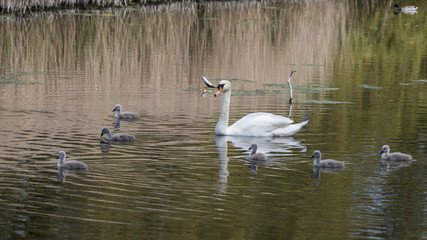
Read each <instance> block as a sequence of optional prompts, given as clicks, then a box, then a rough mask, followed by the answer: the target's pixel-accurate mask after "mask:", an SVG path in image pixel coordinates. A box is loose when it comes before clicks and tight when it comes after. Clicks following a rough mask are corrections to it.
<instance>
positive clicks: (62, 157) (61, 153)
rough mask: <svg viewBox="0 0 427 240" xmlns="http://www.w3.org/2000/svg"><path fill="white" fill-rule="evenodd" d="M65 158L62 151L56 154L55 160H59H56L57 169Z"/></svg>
mask: <svg viewBox="0 0 427 240" xmlns="http://www.w3.org/2000/svg"><path fill="white" fill-rule="evenodd" d="M65 157H66V154H65V152H64V151H59V152H58V156H57V157H56V159H59V160H58V167H59V166H61V165H62V164H63V163H64V161H65Z"/></svg>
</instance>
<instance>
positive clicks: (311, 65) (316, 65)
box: [285, 63, 325, 67]
mask: <svg viewBox="0 0 427 240" xmlns="http://www.w3.org/2000/svg"><path fill="white" fill-rule="evenodd" d="M285 65H288V66H310V67H324V66H325V64H315V63H313V64H311V63H290V64H285Z"/></svg>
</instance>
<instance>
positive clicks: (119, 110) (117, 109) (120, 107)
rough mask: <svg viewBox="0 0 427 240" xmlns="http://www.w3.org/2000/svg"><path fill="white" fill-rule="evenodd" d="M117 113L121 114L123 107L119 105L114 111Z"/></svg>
mask: <svg viewBox="0 0 427 240" xmlns="http://www.w3.org/2000/svg"><path fill="white" fill-rule="evenodd" d="M115 111H118V112H121V111H122V105H120V104H117V105H116V106H115V107H114V109H113V112H115Z"/></svg>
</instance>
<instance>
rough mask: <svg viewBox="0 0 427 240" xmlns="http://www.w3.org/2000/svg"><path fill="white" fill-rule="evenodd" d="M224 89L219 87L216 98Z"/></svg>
mask: <svg viewBox="0 0 427 240" xmlns="http://www.w3.org/2000/svg"><path fill="white" fill-rule="evenodd" d="M222 89H223V88H222V86H218V91H216V93H215V95H214V96H215V97H216V96H218V95H219V94H220V93H221V92H222Z"/></svg>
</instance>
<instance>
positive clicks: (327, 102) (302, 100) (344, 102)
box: [282, 99, 352, 104]
mask: <svg viewBox="0 0 427 240" xmlns="http://www.w3.org/2000/svg"><path fill="white" fill-rule="evenodd" d="M282 101H288V100H287V99H282ZM294 102H297V103H316V104H351V103H352V102H346V101H332V100H320V99H294Z"/></svg>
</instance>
